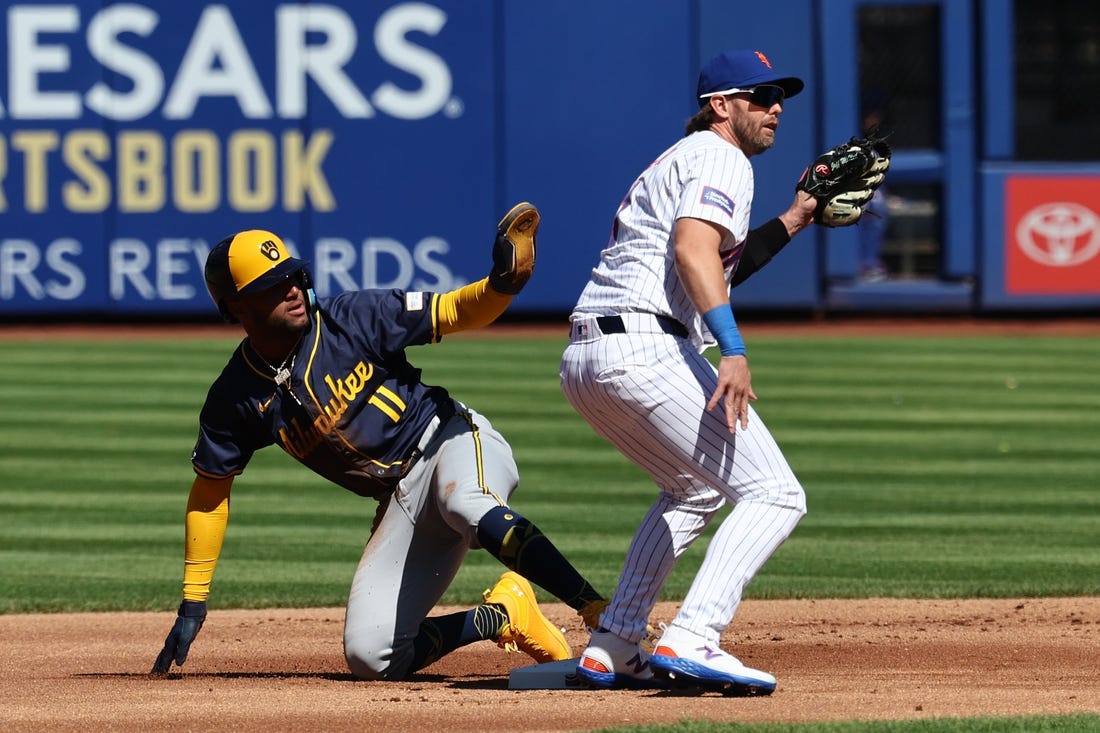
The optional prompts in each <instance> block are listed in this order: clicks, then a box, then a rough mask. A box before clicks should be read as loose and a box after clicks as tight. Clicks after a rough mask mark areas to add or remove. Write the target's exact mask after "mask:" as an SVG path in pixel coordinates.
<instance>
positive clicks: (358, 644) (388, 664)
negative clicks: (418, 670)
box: [344, 635, 412, 681]
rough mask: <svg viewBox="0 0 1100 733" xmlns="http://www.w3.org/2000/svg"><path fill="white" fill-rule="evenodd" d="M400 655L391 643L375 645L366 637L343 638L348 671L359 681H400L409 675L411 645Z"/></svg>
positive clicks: (346, 636)
mask: <svg viewBox="0 0 1100 733" xmlns="http://www.w3.org/2000/svg"><path fill="white" fill-rule="evenodd" d="M405 646H406V647H407V649H406V650H405V652H404V653H400V652H399V651H398V650H397V649H394V648H393V644H392V642H389V643H384V644H383V643H377V642H375V641H372V640H370V639H368V638H366V637H362V636H359V637H352V636H348V635H345V636H344V659H345V661H347V663H348V670H349V671H350V672H351V673H352V674H353V675H355V676H356V677H358V678H359V679H361V680H368V681H379V680H402V679H405V677H407V676H408V674H409V671H410V670H409V667H410V665H411V662H412V644H411V643H410V644H406V645H405Z"/></svg>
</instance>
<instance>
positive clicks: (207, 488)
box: [183, 476, 233, 601]
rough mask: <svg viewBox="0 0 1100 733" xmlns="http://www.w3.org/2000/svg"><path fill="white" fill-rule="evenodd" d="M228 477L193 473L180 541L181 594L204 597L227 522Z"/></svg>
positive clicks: (208, 591) (229, 485)
mask: <svg viewBox="0 0 1100 733" xmlns="http://www.w3.org/2000/svg"><path fill="white" fill-rule="evenodd" d="M232 485H233V479H232V478H226V479H210V478H205V477H203V476H197V477H195V482H194V483H193V484H192V485H191V495H190V496H189V497H188V499H187V518H186V520H185V525H186V538H185V541H184V563H183V597H184V600H188V601H205V600H206V598H207V596H208V595H209V594H210V581H211V579H212V578H213V575H214V568H215V567H216V566H217V564H218V556H219V555H220V554H221V549H222V541H223V540H224V539H225V528H226V526H227V525H228V523H229V490H230V488H231V487H232Z"/></svg>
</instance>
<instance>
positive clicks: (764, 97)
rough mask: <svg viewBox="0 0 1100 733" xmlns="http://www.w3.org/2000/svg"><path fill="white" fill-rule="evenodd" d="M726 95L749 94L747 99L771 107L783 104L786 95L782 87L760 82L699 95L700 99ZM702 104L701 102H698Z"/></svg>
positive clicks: (758, 104) (760, 105)
mask: <svg viewBox="0 0 1100 733" xmlns="http://www.w3.org/2000/svg"><path fill="white" fill-rule="evenodd" d="M719 94H720V95H722V96H723V97H728V96H730V95H732V94H751V95H752V96H750V97H749V101H750V102H752V103H753V104H755V105H757V106H759V107H771V106H772V105H773V104H778V105H779V106H781V107H782V106H783V100H784V99H785V98H786V97H787V93H786V92H784V91H783V87H777V86H776V85H774V84H761V85H760V86H756V87H747V88H745V89H738V88H737V87H734V88H733V89H724V90H722V91H720V92H710V93H709V94H703V95H702V96H700V97H699V99H700V100H703V99H706V98H707V97H714V96H717V95H719ZM700 104H702V102H700Z"/></svg>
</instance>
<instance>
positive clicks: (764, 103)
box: [745, 84, 787, 107]
mask: <svg viewBox="0 0 1100 733" xmlns="http://www.w3.org/2000/svg"><path fill="white" fill-rule="evenodd" d="M745 92H747V93H751V94H752V96H751V97H749V101H750V102H752V103H753V104H755V105H757V106H760V107H771V106H772V105H773V104H778V105H780V106H783V100H784V99H785V98H786V97H787V94H786V92H784V91H783V88H782V87H777V86H775V85H773V84H761V85H760V86H758V87H753V88H752V89H746V90H745Z"/></svg>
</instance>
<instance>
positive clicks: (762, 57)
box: [753, 51, 772, 69]
mask: <svg viewBox="0 0 1100 733" xmlns="http://www.w3.org/2000/svg"><path fill="white" fill-rule="evenodd" d="M753 53H755V54H756V58H758V59H760V61H761V63H763V64H764V66H767V67H768V68H769V69H770V68H771V67H772V62H771V61H768V57H767V56H765V55H764V54H763V53H761V52H760V51H753Z"/></svg>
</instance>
